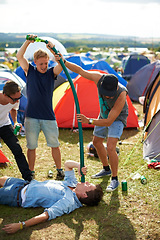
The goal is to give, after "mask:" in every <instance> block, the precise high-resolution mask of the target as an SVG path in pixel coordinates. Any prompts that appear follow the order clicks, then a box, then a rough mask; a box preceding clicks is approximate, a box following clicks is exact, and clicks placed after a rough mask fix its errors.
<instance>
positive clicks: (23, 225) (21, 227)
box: [19, 221, 26, 230]
mask: <svg viewBox="0 0 160 240" xmlns="http://www.w3.org/2000/svg"><path fill="white" fill-rule="evenodd" d="M19 223H20V229H21V230H22V229H23V228H25V227H26V224H25V222H20V221H19Z"/></svg>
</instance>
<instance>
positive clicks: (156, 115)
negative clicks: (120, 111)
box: [143, 74, 160, 160]
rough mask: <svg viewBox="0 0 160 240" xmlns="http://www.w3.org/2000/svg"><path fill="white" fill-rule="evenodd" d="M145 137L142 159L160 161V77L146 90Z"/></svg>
mask: <svg viewBox="0 0 160 240" xmlns="http://www.w3.org/2000/svg"><path fill="white" fill-rule="evenodd" d="M144 113H145V120H144V126H145V129H146V130H145V135H144V143H143V157H144V159H147V158H149V159H157V160H160V134H159V133H160V75H159V74H157V76H156V78H155V79H154V81H153V82H152V84H151V85H150V87H149V88H148V91H147V93H146V97H145V101H144Z"/></svg>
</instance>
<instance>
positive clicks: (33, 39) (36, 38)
mask: <svg viewBox="0 0 160 240" xmlns="http://www.w3.org/2000/svg"><path fill="white" fill-rule="evenodd" d="M26 39H27V40H31V41H35V42H44V43H46V40H44V39H41V38H39V37H31V36H30V35H27V36H26Z"/></svg>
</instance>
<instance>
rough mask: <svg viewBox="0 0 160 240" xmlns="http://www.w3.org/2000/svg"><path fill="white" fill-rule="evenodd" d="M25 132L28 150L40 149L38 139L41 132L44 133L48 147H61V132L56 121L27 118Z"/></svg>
mask: <svg viewBox="0 0 160 240" xmlns="http://www.w3.org/2000/svg"><path fill="white" fill-rule="evenodd" d="M25 131H26V140H27V148H28V149H35V148H37V147H38V137H39V133H40V131H43V133H44V136H45V138H46V141H47V146H49V147H52V148H56V147H59V141H58V137H59V130H58V126H57V122H56V120H41V119H35V118H28V117H27V118H25Z"/></svg>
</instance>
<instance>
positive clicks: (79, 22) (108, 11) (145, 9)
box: [0, 0, 160, 39]
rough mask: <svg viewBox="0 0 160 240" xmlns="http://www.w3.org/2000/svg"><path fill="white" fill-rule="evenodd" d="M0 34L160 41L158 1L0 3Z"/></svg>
mask: <svg viewBox="0 0 160 240" xmlns="http://www.w3.org/2000/svg"><path fill="white" fill-rule="evenodd" d="M0 16H1V21H0V32H4V33H24V32H25V33H34V32H35V33H36V32H45V33H47V32H52V33H93V34H109V35H120V36H132V37H133V36H134V37H145V38H152V39H154V38H160V30H159V28H160V0H128V1H127V0H47V1H44V0H0Z"/></svg>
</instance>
